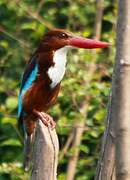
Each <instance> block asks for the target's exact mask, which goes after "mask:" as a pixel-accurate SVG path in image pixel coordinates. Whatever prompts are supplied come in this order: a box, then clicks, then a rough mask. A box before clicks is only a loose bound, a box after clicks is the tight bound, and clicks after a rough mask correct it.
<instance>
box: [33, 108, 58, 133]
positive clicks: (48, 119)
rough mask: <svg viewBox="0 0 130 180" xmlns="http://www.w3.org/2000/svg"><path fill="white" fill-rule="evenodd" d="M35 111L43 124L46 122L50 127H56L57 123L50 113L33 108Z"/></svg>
mask: <svg viewBox="0 0 130 180" xmlns="http://www.w3.org/2000/svg"><path fill="white" fill-rule="evenodd" d="M33 112H34V114H35V115H36V116H38V118H39V119H40V120H41V121H42V122H43V124H45V126H47V127H50V128H51V129H54V128H55V126H56V123H55V121H54V120H53V118H52V117H51V116H50V115H48V114H46V113H44V112H39V111H37V110H35V109H33Z"/></svg>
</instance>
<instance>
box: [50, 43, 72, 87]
mask: <svg viewBox="0 0 130 180" xmlns="http://www.w3.org/2000/svg"><path fill="white" fill-rule="evenodd" d="M68 49H69V48H68V47H67V46H65V47H63V48H60V49H58V50H57V51H55V53H54V57H53V62H54V66H51V67H50V68H49V69H48V76H49V78H50V79H51V81H52V82H51V84H50V86H51V88H54V87H55V86H56V85H57V84H58V83H59V82H60V81H61V80H62V78H63V76H64V74H65V69H66V62H67V51H68Z"/></svg>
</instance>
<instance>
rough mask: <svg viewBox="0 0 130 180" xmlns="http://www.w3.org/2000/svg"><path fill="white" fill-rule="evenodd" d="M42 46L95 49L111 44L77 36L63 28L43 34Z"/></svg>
mask: <svg viewBox="0 0 130 180" xmlns="http://www.w3.org/2000/svg"><path fill="white" fill-rule="evenodd" d="M41 46H42V47H43V48H44V49H46V50H47V49H48V50H58V49H60V48H63V47H65V46H67V47H70V48H84V49H93V48H105V47H107V46H109V43H107V42H102V41H98V40H94V39H87V38H83V37H80V36H75V35H74V34H72V33H71V32H68V31H66V30H63V29H54V30H51V31H49V32H48V33H46V34H45V35H44V36H43V38H42V44H41Z"/></svg>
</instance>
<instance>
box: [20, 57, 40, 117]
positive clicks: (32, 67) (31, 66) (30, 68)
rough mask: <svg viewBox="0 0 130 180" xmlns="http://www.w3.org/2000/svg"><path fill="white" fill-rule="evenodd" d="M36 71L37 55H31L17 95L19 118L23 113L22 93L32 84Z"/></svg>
mask: <svg viewBox="0 0 130 180" xmlns="http://www.w3.org/2000/svg"><path fill="white" fill-rule="evenodd" d="M37 73H38V64H37V57H36V56H35V57H33V58H32V59H31V60H30V61H29V63H28V65H27V68H26V70H25V72H24V75H23V79H22V83H21V88H20V93H19V97H18V117H19V119H21V117H23V115H24V111H23V107H22V99H23V95H24V94H25V93H26V91H27V90H28V89H29V88H30V87H31V86H32V84H33V82H34V81H35V80H36V77H37Z"/></svg>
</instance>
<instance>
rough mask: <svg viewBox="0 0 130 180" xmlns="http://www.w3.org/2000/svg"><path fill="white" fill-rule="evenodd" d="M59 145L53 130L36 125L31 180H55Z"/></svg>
mask: <svg viewBox="0 0 130 180" xmlns="http://www.w3.org/2000/svg"><path fill="white" fill-rule="evenodd" d="M58 152H59V143H58V137H57V134H56V131H55V129H53V130H51V129H50V128H47V127H46V126H45V125H44V124H43V123H42V122H41V121H40V120H39V121H38V123H37V129H36V138H35V146H34V153H33V157H34V158H33V170H32V176H31V180H57V164H58Z"/></svg>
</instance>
